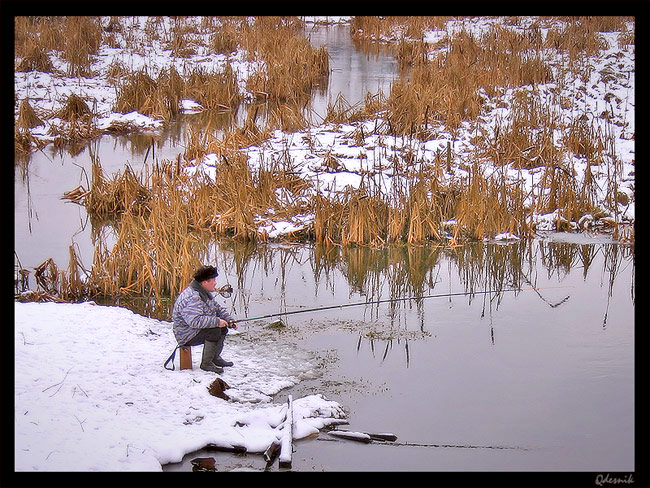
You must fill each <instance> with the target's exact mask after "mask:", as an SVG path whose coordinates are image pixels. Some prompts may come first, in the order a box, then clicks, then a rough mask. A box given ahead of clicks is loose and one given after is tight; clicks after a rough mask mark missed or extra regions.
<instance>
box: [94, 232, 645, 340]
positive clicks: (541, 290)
mask: <svg viewBox="0 0 650 488" xmlns="http://www.w3.org/2000/svg"><path fill="white" fill-rule="evenodd" d="M98 240H99V241H101V239H98ZM98 244H99V243H98ZM100 245H101V244H100ZM201 249H203V250H202V251H201V253H202V256H200V257H198V259H199V260H202V261H206V262H208V261H209V262H215V263H216V265H217V267H218V268H219V269H220V270H221V271H222V272H221V278H220V279H221V280H224V282H225V281H229V282H230V284H231V285H232V286H233V288H234V293H233V296H232V297H231V298H230V300H231V303H230V304H229V305H230V306H231V307H232V308H233V311H234V313H235V314H237V315H238V316H240V317H245V316H261V315H266V314H271V313H280V312H289V311H295V310H299V309H300V308H310V309H311V308H314V307H318V306H323V307H325V306H328V307H329V306H331V305H345V304H349V303H365V302H368V305H367V306H361V308H363V309H364V311H363V313H364V315H363V318H364V320H366V321H368V322H375V321H378V320H380V318H381V317H383V316H384V315H385V314H386V315H387V316H388V317H389V318H390V322H391V323H393V324H397V325H400V324H402V325H403V321H404V320H405V315H404V312H410V311H414V312H415V315H416V317H417V319H418V327H417V330H419V331H420V332H423V331H425V315H424V303H425V300H426V298H422V297H426V296H427V295H436V296H439V295H445V294H449V295H450V296H449V297H446V298H444V299H445V300H447V301H448V302H449V303H452V302H453V298H454V295H455V294H457V293H465V294H467V301H468V303H470V304H471V303H472V302H473V301H474V300H480V301H481V303H482V314H483V315H486V314H488V315H489V314H490V313H491V312H492V311H493V310H497V309H498V307H499V305H500V303H501V301H502V299H503V297H504V295H505V294H506V293H514V295H515V296H516V295H518V294H520V293H524V292H526V293H529V292H530V293H534V294H535V295H536V296H537V297H538V298H539V299H540V300H541V301H543V302H544V303H546V305H548V306H549V307H550V308H556V307H560V306H561V305H562V304H563V303H565V302H566V301H567V300H569V299H570V289H569V288H558V287H562V286H575V279H569V278H570V277H569V275H572V274H576V273H575V272H576V270H579V272H580V274H581V277H582V280H583V281H585V282H586V281H587V276H588V274H589V273H590V272H592V273H596V274H597V275H598V276H602V284H601V286H606V287H607V297H608V299H609V298H611V296H612V293H613V289H614V284H615V281H616V279H617V277H618V276H619V274H620V273H621V269H622V268H627V267H630V266H631V267H632V272H631V276H632V282H631V283H630V285H629V286H630V294H631V299H632V302H634V282H633V277H634V248H633V247H630V246H626V245H620V244H614V243H600V244H573V243H565V242H547V241H545V240H541V239H537V240H532V241H525V240H524V241H520V242H517V243H515V244H510V245H499V244H484V243H481V242H477V243H472V244H467V245H464V246H459V247H455V248H451V249H450V248H443V247H441V246H418V247H415V246H392V247H387V248H384V249H370V248H365V247H334V246H332V247H328V246H323V245H311V244H289V245H284V244H256V243H253V242H238V241H232V240H224V241H221V242H215V243H213V244H212V245H209V244H206V245H204V246H201ZM598 256H599V257H600V259H596V258H597V257H598ZM594 265H596V269H595V270H593V271H592V267H593V266H594ZM572 271H573V272H574V273H572ZM567 281H569V282H570V285H564V283H565V282H567ZM513 290H514V291H513ZM551 290H552V291H553V293H549V291H551ZM560 293H561V295H559V294H560ZM171 299H172V300H173V297H171ZM138 301H139V302H144V301H143V300H138ZM376 302H384V303H376ZM123 303H124V302H123ZM262 303H263V306H262V305H261V304H262ZM141 306H145V305H141ZM169 306H170V303H169V302H167V301H165V303H158V304H156V303H152V302H151V301H148V302H147V303H146V308H145V309H144V310H146V313H147V314H150V315H153V316H155V317H157V318H161V319H166V317H168V316H169V309H168V308H169ZM129 307H130V308H131V307H133V308H135V310H136V311H141V312H142V311H143V309H140V310H138V308H139V307H138V306H137V305H135V304H133V303H130V304H129ZM407 315H409V320H411V319H412V317H410V314H407ZM605 325H606V315H605V318H604V323H603V326H605ZM408 329H409V330H410V329H414V327H413V325H412V323H410V324H409V327H408ZM376 336H377V334H376V333H375V337H376Z"/></svg>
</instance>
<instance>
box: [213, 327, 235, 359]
mask: <svg viewBox="0 0 650 488" xmlns="http://www.w3.org/2000/svg"><path fill="white" fill-rule="evenodd" d="M225 338H226V334H224V335H222V336H221V338H220V339H219V340H218V341H217V342H216V343H215V344H217V349H216V351H215V353H214V358H213V359H212V362H213V363H214V364H216V365H217V366H232V365H233V364H234V363H233V362H232V361H226V360H225V359H223V358H222V357H221V350H222V349H223V341H224V340H225Z"/></svg>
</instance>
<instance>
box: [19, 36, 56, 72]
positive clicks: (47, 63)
mask: <svg viewBox="0 0 650 488" xmlns="http://www.w3.org/2000/svg"><path fill="white" fill-rule="evenodd" d="M26 49H27V54H25V56H24V57H23V58H22V59H21V60H20V63H18V66H17V67H16V71H41V72H43V73H51V72H52V71H54V65H53V64H52V61H51V60H50V56H49V55H48V53H47V51H45V50H43V48H42V47H41V46H39V45H37V44H36V43H35V41H30V42H29V47H27V48H26Z"/></svg>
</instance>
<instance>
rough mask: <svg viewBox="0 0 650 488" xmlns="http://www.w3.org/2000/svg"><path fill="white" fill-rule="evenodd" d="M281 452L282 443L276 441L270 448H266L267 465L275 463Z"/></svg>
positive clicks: (265, 458) (265, 459)
mask: <svg viewBox="0 0 650 488" xmlns="http://www.w3.org/2000/svg"><path fill="white" fill-rule="evenodd" d="M279 451H280V441H278V440H275V441H273V442H272V443H271V445H270V446H269V447H267V448H266V451H264V461H266V462H267V464H271V463H273V461H274V460H275V458H276V457H277V455H278V452H279Z"/></svg>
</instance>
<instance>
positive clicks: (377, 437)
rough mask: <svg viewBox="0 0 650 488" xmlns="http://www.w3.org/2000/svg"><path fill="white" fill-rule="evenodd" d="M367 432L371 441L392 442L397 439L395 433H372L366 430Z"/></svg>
mask: <svg viewBox="0 0 650 488" xmlns="http://www.w3.org/2000/svg"><path fill="white" fill-rule="evenodd" d="M367 434H368V435H369V436H370V438H371V439H372V440H373V441H389V442H394V441H396V440H397V436H396V435H395V434H390V433H388V432H386V433H384V432H382V433H380V434H372V433H370V432H367Z"/></svg>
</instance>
